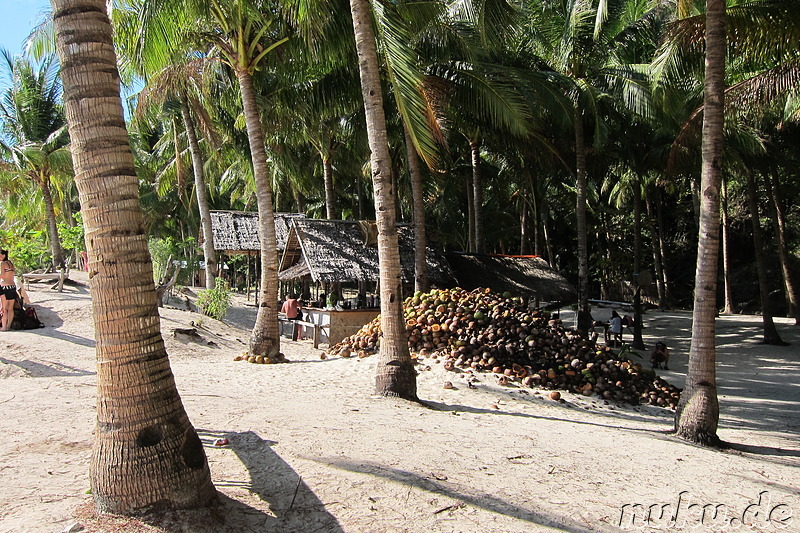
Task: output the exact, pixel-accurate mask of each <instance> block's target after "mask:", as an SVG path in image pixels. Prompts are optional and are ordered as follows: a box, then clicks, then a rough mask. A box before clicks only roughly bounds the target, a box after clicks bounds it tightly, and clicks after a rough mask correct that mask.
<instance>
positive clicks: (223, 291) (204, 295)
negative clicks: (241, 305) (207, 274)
mask: <svg viewBox="0 0 800 533" xmlns="http://www.w3.org/2000/svg"><path fill="white" fill-rule="evenodd" d="M215 285H216V286H215V287H214V288H213V289H211V290H206V291H203V292H201V293H200V296H199V297H198V298H197V305H198V307H200V309H201V310H202V311H203V314H205V315H208V316H210V317H211V318H216V319H217V320H222V319H223V318H225V315H226V314H227V313H228V308H229V307H230V306H231V290H230V287H229V286H228V282H227V281H225V280H224V279H222V278H217V279H216V283H215Z"/></svg>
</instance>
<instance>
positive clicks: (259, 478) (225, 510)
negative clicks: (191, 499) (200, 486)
mask: <svg viewBox="0 0 800 533" xmlns="http://www.w3.org/2000/svg"><path fill="white" fill-rule="evenodd" d="M198 434H199V435H200V438H201V439H202V440H203V442H204V444H205V445H206V447H207V448H210V449H214V450H218V449H220V448H216V447H214V445H213V444H212V443H213V442H214V441H215V440H216V439H220V438H227V439H228V440H229V444H228V445H227V446H226V448H228V449H230V450H232V451H233V452H234V453H235V454H236V456H237V457H238V458H239V460H240V461H241V462H242V464H243V465H244V466H245V467H246V468H247V471H248V473H249V474H250V480H249V481H246V480H217V481H216V482H215V485H216V486H217V488H224V487H230V488H238V489H244V490H247V491H249V492H250V493H251V494H252V495H254V496H256V497H257V498H259V499H261V500H263V501H264V502H266V503H267V504H268V505H269V508H270V511H271V513H270V512H265V511H262V510H259V509H256V508H254V507H251V506H249V505H247V504H246V503H243V502H241V501H238V500H235V499H232V498H230V497H228V496H226V495H223V494H220V502H219V505H218V508H217V510H216V511H215V513H214V515H215V516H214V517H213V518H214V521H215V522H217V523H216V524H214V527H209V529H207V531H214V532H217V531H253V532H259V533H260V532H273V531H274V532H284V531H304V532H305V531H308V532H314V531H318V532H326V533H327V532H330V533H343V531H344V530H343V529H342V527H341V526H340V525H339V522H338V521H337V520H336V518H335V517H334V516H333V515H332V514H330V513H329V512H328V511H327V509H326V508H325V504H324V503H323V502H322V501H320V499H319V498H317V496H316V494H314V492H313V491H312V490H311V489H310V488H309V486H308V485H306V484H305V483H304V482H303V479H302V478H301V477H300V476H299V475H298V474H297V472H295V471H294V469H293V468H292V467H291V466H289V464H288V463H286V462H285V461H284V460H283V459H281V457H280V456H279V455H278V454H277V453H275V452H274V451H273V450H272V446H273V445H274V444H276V443H275V442H272V441H268V440H264V439H262V438H261V437H259V436H258V435H257V434H256V433H254V432H252V431H245V432H241V433H227V432H224V431H222V432H220V431H209V430H199V431H198ZM220 520H221V522H220ZM209 526H211V524H209ZM202 531H206V530H202Z"/></svg>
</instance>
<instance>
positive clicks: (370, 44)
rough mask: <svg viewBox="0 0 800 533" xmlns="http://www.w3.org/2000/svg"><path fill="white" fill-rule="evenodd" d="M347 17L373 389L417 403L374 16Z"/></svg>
mask: <svg viewBox="0 0 800 533" xmlns="http://www.w3.org/2000/svg"><path fill="white" fill-rule="evenodd" d="M350 11H351V14H352V16H353V30H354V33H355V39H356V51H357V53H358V68H359V74H360V78H361V93H362V96H363V98H364V111H365V114H366V118H367V138H368V140H369V147H370V152H371V154H370V165H371V168H372V185H373V187H374V192H375V194H374V196H375V218H376V222H377V226H378V267H379V270H380V274H379V282H380V295H381V329H382V330H383V337H382V338H381V345H380V356H379V360H378V368H377V373H376V376H375V388H376V392H377V394H379V395H382V396H397V397H401V398H405V399H409V400H416V399H417V377H416V371H415V370H414V365H413V362H412V360H411V356H410V354H409V351H408V338H407V337H406V328H405V322H404V320H403V294H402V279H401V271H400V248H399V245H398V237H397V224H396V218H395V195H396V191H394V190H393V189H392V175H391V160H390V159H389V144H388V140H387V134H386V117H385V115H384V111H383V96H382V91H381V80H380V70H379V66H378V53H377V49H376V43H375V32H374V30H373V26H372V12H371V10H370V5H369V2H368V1H367V0H350Z"/></svg>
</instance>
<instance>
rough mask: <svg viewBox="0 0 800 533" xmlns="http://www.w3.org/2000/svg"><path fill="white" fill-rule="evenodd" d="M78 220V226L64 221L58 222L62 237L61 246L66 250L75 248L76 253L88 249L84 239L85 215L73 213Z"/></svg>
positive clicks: (59, 232) (60, 237)
mask: <svg viewBox="0 0 800 533" xmlns="http://www.w3.org/2000/svg"><path fill="white" fill-rule="evenodd" d="M73 216H74V217H75V220H76V221H77V222H78V224H77V225H76V226H69V225H67V224H64V223H63V222H59V223H58V238H59V239H61V247H62V248H64V251H65V252H69V251H70V250H74V252H75V253H78V252H82V251H84V250H86V241H85V239H84V230H83V217H82V216H81V214H80V213H75V214H74V215H73Z"/></svg>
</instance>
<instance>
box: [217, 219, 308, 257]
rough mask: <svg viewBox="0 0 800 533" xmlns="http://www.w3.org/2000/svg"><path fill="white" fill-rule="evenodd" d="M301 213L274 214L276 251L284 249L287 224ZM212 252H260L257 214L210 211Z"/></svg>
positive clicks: (287, 233)
mask: <svg viewBox="0 0 800 533" xmlns="http://www.w3.org/2000/svg"><path fill="white" fill-rule="evenodd" d="M304 216H305V215H303V214H302V213H275V237H276V239H277V242H278V250H283V249H284V248H285V247H286V238H287V237H288V235H289V222H290V221H291V219H293V218H302V217H304ZM211 231H212V233H213V236H214V250H217V251H221V252H225V253H228V254H232V255H235V254H252V253H253V252H258V251H259V250H261V240H260V239H259V236H258V213H255V212H250V211H211Z"/></svg>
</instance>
